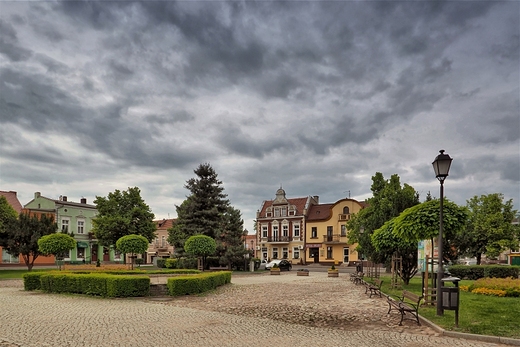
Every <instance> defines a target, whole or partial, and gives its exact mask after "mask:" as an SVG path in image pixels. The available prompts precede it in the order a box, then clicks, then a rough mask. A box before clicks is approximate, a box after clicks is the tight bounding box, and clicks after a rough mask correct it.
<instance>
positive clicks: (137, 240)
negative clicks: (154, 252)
mask: <svg viewBox="0 0 520 347" xmlns="http://www.w3.org/2000/svg"><path fill="white" fill-rule="evenodd" d="M149 244H150V243H149V242H148V240H147V239H146V237H144V236H141V235H126V236H123V237H121V238H120V239H119V240H117V241H116V248H117V249H118V250H119V251H121V253H124V254H131V255H132V256H131V257H132V270H133V269H134V257H135V255H136V254H142V253H144V252H146V250H147V249H148V245H149Z"/></svg>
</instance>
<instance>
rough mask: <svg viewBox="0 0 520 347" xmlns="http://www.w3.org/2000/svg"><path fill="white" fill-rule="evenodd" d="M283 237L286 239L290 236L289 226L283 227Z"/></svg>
mask: <svg viewBox="0 0 520 347" xmlns="http://www.w3.org/2000/svg"><path fill="white" fill-rule="evenodd" d="M282 235H283V236H285V237H287V236H289V226H288V225H282Z"/></svg>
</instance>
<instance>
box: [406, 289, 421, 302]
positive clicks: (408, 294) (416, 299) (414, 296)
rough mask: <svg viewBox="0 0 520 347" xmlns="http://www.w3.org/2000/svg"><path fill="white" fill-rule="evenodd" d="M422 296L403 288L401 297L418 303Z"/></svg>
mask: <svg viewBox="0 0 520 347" xmlns="http://www.w3.org/2000/svg"><path fill="white" fill-rule="evenodd" d="M422 298H423V297H422V296H419V295H417V294H415V293H412V292H409V291H407V290H403V299H408V300H410V301H411V302H413V303H414V304H419V302H420V301H421V300H422Z"/></svg>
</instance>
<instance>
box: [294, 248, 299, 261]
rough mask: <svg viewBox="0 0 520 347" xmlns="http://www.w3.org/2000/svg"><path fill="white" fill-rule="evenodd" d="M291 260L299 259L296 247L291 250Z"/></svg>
mask: <svg viewBox="0 0 520 347" xmlns="http://www.w3.org/2000/svg"><path fill="white" fill-rule="evenodd" d="M293 259H300V249H299V248H298V247H294V248H293Z"/></svg>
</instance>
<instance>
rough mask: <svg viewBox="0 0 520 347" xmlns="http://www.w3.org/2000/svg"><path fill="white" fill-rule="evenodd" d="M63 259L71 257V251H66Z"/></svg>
mask: <svg viewBox="0 0 520 347" xmlns="http://www.w3.org/2000/svg"><path fill="white" fill-rule="evenodd" d="M61 256H62V258H63V259H70V251H65V252H63V253H62V254H61Z"/></svg>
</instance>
